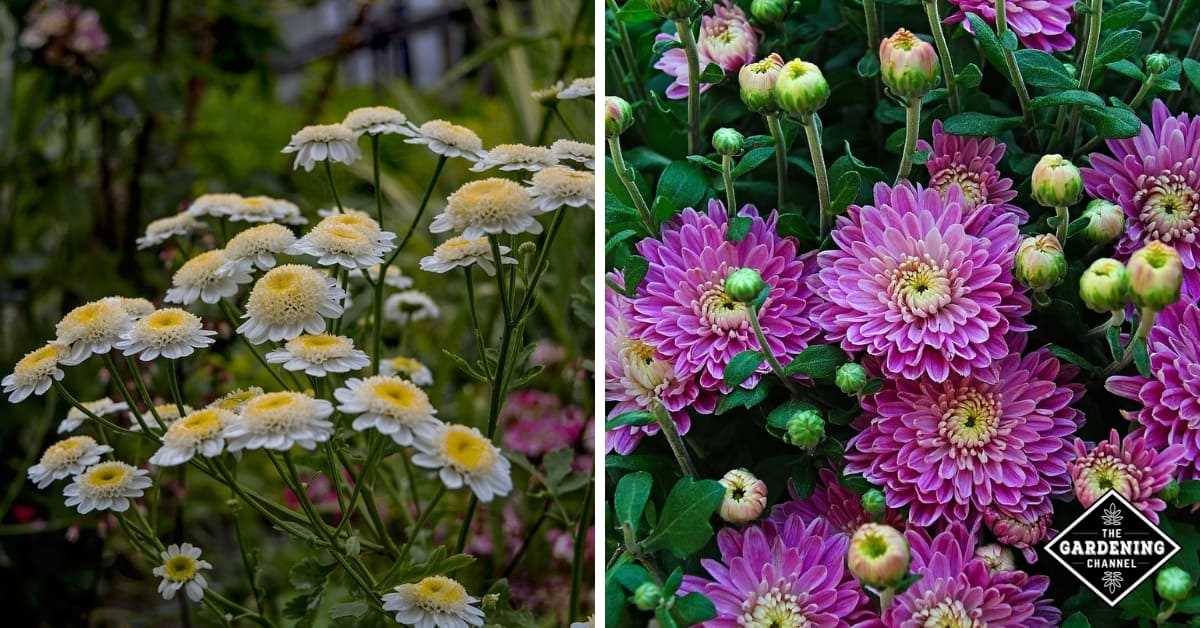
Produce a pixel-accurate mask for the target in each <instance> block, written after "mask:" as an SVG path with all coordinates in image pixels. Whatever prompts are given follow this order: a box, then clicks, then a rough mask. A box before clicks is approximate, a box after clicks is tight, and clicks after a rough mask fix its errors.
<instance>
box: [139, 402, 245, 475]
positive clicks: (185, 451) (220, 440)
mask: <svg viewBox="0 0 1200 628" xmlns="http://www.w3.org/2000/svg"><path fill="white" fill-rule="evenodd" d="M234 420H235V416H234V414H233V412H230V411H229V410H223V409H221V408H205V409H203V410H197V411H196V412H192V413H190V414H188V415H187V416H185V417H183V418H182V419H178V420H176V421H174V422H172V423H171V425H170V426H169V427H168V428H167V431H166V433H164V434H163V437H162V447H160V448H159V450H158V451H156V452H154V455H153V456H151V457H150V464H156V465H159V466H161V467H170V466H175V465H180V464H183V463H185V462H187V461H188V460H191V459H192V457H193V456H195V455H196V454H200V455H202V456H204V457H205V458H212V457H213V456H219V455H221V451H222V450H224V449H225V430H226V429H227V428H228V427H229V426H230V425H232V424H233V422H234Z"/></svg>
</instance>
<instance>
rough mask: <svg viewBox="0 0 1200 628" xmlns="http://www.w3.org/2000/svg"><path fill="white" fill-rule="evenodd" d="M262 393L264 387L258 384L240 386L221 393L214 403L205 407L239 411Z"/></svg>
mask: <svg viewBox="0 0 1200 628" xmlns="http://www.w3.org/2000/svg"><path fill="white" fill-rule="evenodd" d="M261 394H263V389H262V388H259V387H258V386H251V387H249V388H239V389H237V390H233V391H230V392H227V393H225V394H224V395H221V396H220V397H218V398H217V399H215V400H213V402H212V403H210V404H208V405H207V406H204V407H205V408H220V409H222V410H229V411H230V412H238V411H240V410H241V409H242V406H244V405H246V402H247V401H250V400H251V399H253V398H255V397H257V396H259V395H261Z"/></svg>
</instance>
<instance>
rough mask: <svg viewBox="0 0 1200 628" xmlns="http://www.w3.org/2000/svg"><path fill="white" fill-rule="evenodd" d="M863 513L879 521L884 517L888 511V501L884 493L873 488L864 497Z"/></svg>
mask: <svg viewBox="0 0 1200 628" xmlns="http://www.w3.org/2000/svg"><path fill="white" fill-rule="evenodd" d="M862 507H863V511H864V512H866V513H867V514H868V515H869V516H870V517H871V518H872V519H874V520H875V521H879V519H880V517H882V516H883V512H884V511H885V510H887V500H886V499H884V496H883V491H881V490H879V489H877V488H873V489H871V490H869V491H867V492H865V493H863V496H862Z"/></svg>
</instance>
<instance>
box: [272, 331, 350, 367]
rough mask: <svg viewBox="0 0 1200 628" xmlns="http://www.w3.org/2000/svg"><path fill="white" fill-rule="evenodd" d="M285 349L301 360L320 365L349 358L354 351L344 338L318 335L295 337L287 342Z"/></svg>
mask: <svg viewBox="0 0 1200 628" xmlns="http://www.w3.org/2000/svg"><path fill="white" fill-rule="evenodd" d="M287 349H288V351H291V352H292V355H295V356H296V357H298V358H300V359H302V360H306V361H308V362H316V363H320V362H324V361H326V360H329V359H331V358H343V357H346V356H349V355H350V352H351V351H353V350H354V343H353V342H352V341H351V340H350V339H349V338H346V337H344V336H334V335H331V334H319V335H315V336H297V337H296V338H293V339H291V340H289V341H288V343H287Z"/></svg>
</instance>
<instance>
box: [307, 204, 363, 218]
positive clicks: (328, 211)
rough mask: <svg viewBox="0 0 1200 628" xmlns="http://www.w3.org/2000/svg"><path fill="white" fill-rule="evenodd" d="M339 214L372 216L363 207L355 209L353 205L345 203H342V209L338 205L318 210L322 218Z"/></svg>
mask: <svg viewBox="0 0 1200 628" xmlns="http://www.w3.org/2000/svg"><path fill="white" fill-rule="evenodd" d="M339 214H343V215H347V216H362V217H364V218H371V214H368V213H367V212H365V211H363V210H361V209H355V208H353V207H346V206H345V205H342V209H341V210H338V208H337V207H322V208H320V209H318V210H317V215H318V216H320V217H321V218H328V217H330V216H337V215H339ZM372 220H374V219H372Z"/></svg>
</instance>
